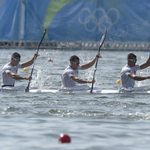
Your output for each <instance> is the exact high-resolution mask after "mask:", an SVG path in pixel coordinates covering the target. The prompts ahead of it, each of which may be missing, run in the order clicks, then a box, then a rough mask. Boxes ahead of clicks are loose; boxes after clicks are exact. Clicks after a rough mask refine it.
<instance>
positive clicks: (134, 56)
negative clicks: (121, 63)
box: [127, 53, 136, 59]
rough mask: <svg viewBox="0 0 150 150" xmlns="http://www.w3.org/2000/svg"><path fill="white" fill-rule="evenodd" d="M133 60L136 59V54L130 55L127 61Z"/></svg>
mask: <svg viewBox="0 0 150 150" xmlns="http://www.w3.org/2000/svg"><path fill="white" fill-rule="evenodd" d="M133 58H135V59H136V55H135V54H133V53H130V54H128V57H127V59H133Z"/></svg>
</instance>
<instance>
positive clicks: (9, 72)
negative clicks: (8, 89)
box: [7, 71, 32, 81]
mask: <svg viewBox="0 0 150 150" xmlns="http://www.w3.org/2000/svg"><path fill="white" fill-rule="evenodd" d="M7 75H9V76H10V77H12V78H13V79H15V80H29V81H30V80H32V77H31V76H28V77H25V76H20V75H18V74H15V73H14V72H12V71H7Z"/></svg>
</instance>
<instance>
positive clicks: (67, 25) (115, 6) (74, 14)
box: [0, 0, 150, 50]
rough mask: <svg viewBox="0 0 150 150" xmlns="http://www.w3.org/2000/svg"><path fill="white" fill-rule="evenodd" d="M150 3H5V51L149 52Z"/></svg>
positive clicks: (1, 41)
mask: <svg viewBox="0 0 150 150" xmlns="http://www.w3.org/2000/svg"><path fill="white" fill-rule="evenodd" d="M149 9H150V2H149V0H143V1H140V0H132V1H131V0H126V1H125V0H111V1H110V0H0V48H5V47H6V46H7V48H32V49H34V48H36V47H37V45H38V42H39V41H40V39H41V37H42V34H43V31H44V29H45V28H46V29H47V34H46V37H45V39H44V42H43V43H42V46H43V48H48V49H97V47H98V45H99V41H100V39H101V37H102V35H103V34H104V31H105V30H106V29H107V31H108V33H107V38H106V42H105V44H104V46H103V49H110V50H150V43H149V41H150V33H149V31H150V14H149V13H148V12H149Z"/></svg>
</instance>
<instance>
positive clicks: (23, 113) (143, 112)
mask: <svg viewBox="0 0 150 150" xmlns="http://www.w3.org/2000/svg"><path fill="white" fill-rule="evenodd" d="M14 51H17V52H19V53H20V54H21V56H22V58H21V60H22V62H24V61H26V60H28V59H30V58H31V57H32V56H33V54H34V52H35V50H6V49H5V50H4V49H3V50H1V55H0V67H1V68H2V67H3V65H4V64H6V63H8V62H9V60H10V55H11V54H12V53H13V52H14ZM96 52H97V51H91V50H88V51H86V50H82V51H67V50H40V51H39V53H40V57H38V58H37V60H36V64H35V69H34V72H33V80H32V83H31V86H39V88H42V89H58V88H60V86H61V81H60V79H61V74H62V73H63V70H64V69H65V68H66V67H67V66H68V64H69V58H70V56H71V55H74V54H76V55H78V56H79V57H80V58H81V61H80V62H81V64H83V63H86V62H88V61H90V60H91V59H92V58H93V57H94V56H95V54H96ZM128 53H129V51H122V52H119V51H114V52H113V51H102V52H101V55H102V57H103V58H102V59H99V62H98V67H97V68H98V69H97V72H96V83H95V84H94V85H95V86H96V87H98V88H99V89H119V88H120V84H116V80H117V79H118V78H119V73H120V70H121V68H122V67H123V66H124V65H125V64H126V56H127V54H128ZM134 53H135V54H136V55H137V58H138V63H142V62H144V61H145V60H146V59H147V58H148V55H149V53H148V52H142V51H141V52H140V51H137V52H136V51H135V52H134ZM48 58H51V59H52V60H53V62H48ZM31 68H32V66H31V67H29V71H26V72H25V71H23V70H22V69H20V70H19V72H18V73H19V74H21V75H25V76H26V75H29V74H30V72H31ZM93 70H94V67H92V68H90V69H88V70H82V71H80V72H79V77H81V78H85V79H91V78H92V76H93ZM138 74H141V75H148V74H149V68H148V69H145V70H142V71H139V72H138ZM27 84H28V82H27V81H25V80H24V81H17V82H16V85H18V86H19V85H25V86H26V85H27ZM139 85H140V86H141V85H149V80H147V81H142V82H136V86H139ZM0 99H1V101H0V127H1V128H0V149H1V150H6V149H7V150H20V149H21V150H50V149H52V150H57V149H58V150H59V149H61V150H62V149H65V150H67V149H68V150H93V149H94V150H100V149H101V150H112V149H114V150H127V149H128V150H141V149H142V150H148V149H149V147H150V144H149V136H150V130H149V129H150V127H149V124H150V101H149V94H86V95H85V94H62V93H55V94H54V93H19V92H18V93H16V92H13V93H0ZM61 133H66V134H68V135H69V136H70V137H71V143H70V144H58V138H59V135H60V134H61Z"/></svg>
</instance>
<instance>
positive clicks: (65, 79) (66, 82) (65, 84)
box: [61, 66, 81, 88]
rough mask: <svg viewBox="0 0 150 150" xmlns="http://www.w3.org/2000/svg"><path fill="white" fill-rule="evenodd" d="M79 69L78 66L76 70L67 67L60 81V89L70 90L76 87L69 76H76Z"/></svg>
mask: <svg viewBox="0 0 150 150" xmlns="http://www.w3.org/2000/svg"><path fill="white" fill-rule="evenodd" d="M79 69H81V66H78V68H77V69H72V68H71V67H70V66H68V67H67V68H66V69H65V71H64V73H63V74H62V77H61V81H62V87H61V88H72V87H75V86H76V82H75V81H74V80H72V79H71V78H70V76H71V75H76V76H78V70H79Z"/></svg>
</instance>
